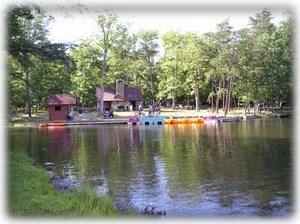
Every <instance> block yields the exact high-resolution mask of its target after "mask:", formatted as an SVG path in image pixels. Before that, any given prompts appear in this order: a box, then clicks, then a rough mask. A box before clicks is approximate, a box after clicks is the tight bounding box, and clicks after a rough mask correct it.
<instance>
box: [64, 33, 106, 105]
mask: <svg viewBox="0 0 300 224" xmlns="http://www.w3.org/2000/svg"><path fill="white" fill-rule="evenodd" d="M99 51H100V49H99V46H98V45H97V44H96V43H94V42H93V41H92V40H90V39H86V40H84V41H83V42H82V43H81V44H79V45H78V46H76V47H73V48H72V49H71V51H70V53H69V55H70V58H71V59H72V60H73V61H74V63H75V67H76V69H74V72H73V73H72V91H73V92H74V93H76V94H77V96H78V98H79V99H80V102H81V103H83V104H85V105H89V106H92V105H95V104H96V99H95V89H96V88H97V87H98V86H99V84H100V83H101V82H100V77H99V73H100V71H101V67H99V62H100V60H99V58H100V57H99Z"/></svg>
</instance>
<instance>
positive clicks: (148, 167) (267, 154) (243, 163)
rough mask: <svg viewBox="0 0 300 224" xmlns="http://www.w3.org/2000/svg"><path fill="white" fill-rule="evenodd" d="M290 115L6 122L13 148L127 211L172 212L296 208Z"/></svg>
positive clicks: (284, 212) (242, 213) (264, 212)
mask: <svg viewBox="0 0 300 224" xmlns="http://www.w3.org/2000/svg"><path fill="white" fill-rule="evenodd" d="M293 137H294V134H293V120H291V119H280V118H270V119H256V120H248V121H240V122H220V123H217V124H178V125H147V126H145V125H141V126H127V125H98V126H74V127H56V128H50V127H49V128H8V147H9V150H17V151H25V152H26V154H27V155H28V156H29V157H32V158H33V159H34V161H36V163H38V164H41V165H42V164H43V163H45V162H48V161H51V162H54V163H55V164H56V173H57V174H61V173H68V174H70V175H72V176H73V177H74V179H75V180H76V181H77V182H78V183H79V184H80V185H82V186H83V185H89V186H90V187H92V188H93V189H95V191H96V192H97V194H98V195H102V194H108V195H109V196H110V197H111V198H112V199H113V200H114V202H115V204H116V205H117V206H118V207H120V208H123V209H124V210H126V209H127V208H131V207H132V208H134V209H137V210H138V211H142V210H143V209H144V208H145V207H146V206H147V205H149V204H150V203H152V204H153V205H154V206H155V207H156V208H157V209H159V210H165V211H166V212H167V217H224V216H229V217H257V216H259V217H262V216H263V217H274V216H275V217H277V216H279V217H281V216H289V215H291V214H292V213H293V207H294V202H293V196H294V195H293V175H294V170H293V155H294V152H293Z"/></svg>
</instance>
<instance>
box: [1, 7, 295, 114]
mask: <svg viewBox="0 0 300 224" xmlns="http://www.w3.org/2000/svg"><path fill="white" fill-rule="evenodd" d="M52 19H53V17H52V16H51V15H49V14H48V13H47V12H46V11H44V10H43V9H41V8H39V7H36V6H13V7H11V8H9V10H8V12H7V31H8V32H7V33H8V42H7V43H8V45H7V57H6V59H7V72H8V77H7V80H8V91H9V96H10V100H9V108H10V110H11V111H15V110H17V109H25V112H26V113H28V114H29V116H31V113H32V111H31V110H32V108H33V107H35V108H37V109H38V108H39V107H43V106H45V102H46V99H47V97H48V95H49V94H53V93H68V92H71V93H75V94H77V95H78V97H79V99H80V102H81V103H82V104H84V105H87V106H95V105H96V103H98V109H99V113H102V112H103V102H102V103H101V102H96V96H95V92H96V91H95V89H96V87H103V86H105V85H111V84H113V83H115V80H116V79H119V78H122V79H124V80H125V81H126V83H127V84H128V85H132V86H138V87H140V88H141V89H142V92H143V98H144V103H145V104H154V103H157V102H160V103H162V104H164V105H170V106H171V107H173V108H175V107H176V106H177V105H178V104H182V105H187V106H190V105H191V106H193V107H194V108H195V109H196V110H199V109H200V108H201V107H211V108H212V109H213V111H215V112H216V113H219V109H220V108H223V111H224V113H225V115H226V114H227V113H228V111H229V110H230V108H231V107H232V106H239V105H240V104H241V103H243V104H250V103H252V104H253V105H255V107H256V108H257V110H258V108H259V107H260V106H270V107H274V106H282V105H284V103H285V104H288V105H291V103H292V98H291V96H292V91H293V70H294V64H295V61H294V60H295V59H294V51H295V50H294V49H295V48H294V21H293V19H292V18H289V19H287V20H285V21H282V22H281V23H279V24H274V23H272V13H271V12H270V11H268V10H266V9H265V10H263V11H261V12H258V13H257V14H255V15H254V16H253V17H250V18H249V26H247V27H244V28H243V29H240V30H233V28H232V26H231V25H230V21H229V20H224V21H223V22H222V23H220V24H217V25H216V28H217V29H216V31H215V32H210V33H205V34H198V33H192V32H186V33H180V32H176V31H173V30H169V31H167V32H165V33H163V34H159V33H158V31H156V30H140V31H138V32H136V33H131V32H130V31H129V28H128V26H127V25H124V23H122V22H121V21H120V20H119V18H118V16H117V14H114V13H111V12H105V13H102V14H100V15H99V16H98V18H97V22H98V27H99V30H98V34H99V35H97V36H96V37H89V38H86V39H84V40H82V41H81V43H79V44H76V45H72V46H69V45H67V44H63V43H51V42H50V41H49V40H48V39H47V36H48V32H49V31H48V30H47V27H48V25H49V22H50V21H51V20H52ZM162 49H163V52H164V54H163V55H162V52H161V50H162ZM159 55H160V56H159ZM102 95H103V92H102ZM102 101H103V98H102Z"/></svg>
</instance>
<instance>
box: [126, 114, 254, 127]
mask: <svg viewBox="0 0 300 224" xmlns="http://www.w3.org/2000/svg"><path fill="white" fill-rule="evenodd" d="M242 119H249V117H248V118H244V117H242V116H234V117H224V116H190V117H162V116H154V117H150V116H149V117H145V116H144V117H131V118H129V119H128V121H127V123H128V124H146V125H147V124H189V123H197V124H201V123H216V122H218V121H223V122H230V121H240V120H242Z"/></svg>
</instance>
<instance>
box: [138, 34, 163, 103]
mask: <svg viewBox="0 0 300 224" xmlns="http://www.w3.org/2000/svg"><path fill="white" fill-rule="evenodd" d="M137 37H138V45H139V48H138V51H139V57H140V58H141V59H142V60H143V61H144V63H145V64H146V66H145V68H146V69H147V71H148V74H149V81H150V93H151V100H152V104H154V103H155V87H154V82H155V77H154V67H155V56H156V55H157V53H158V47H159V45H158V32H157V31H152V30H140V31H139V32H138V34H137ZM147 80H148V79H147Z"/></svg>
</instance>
